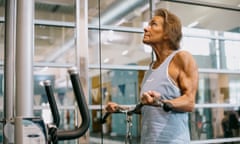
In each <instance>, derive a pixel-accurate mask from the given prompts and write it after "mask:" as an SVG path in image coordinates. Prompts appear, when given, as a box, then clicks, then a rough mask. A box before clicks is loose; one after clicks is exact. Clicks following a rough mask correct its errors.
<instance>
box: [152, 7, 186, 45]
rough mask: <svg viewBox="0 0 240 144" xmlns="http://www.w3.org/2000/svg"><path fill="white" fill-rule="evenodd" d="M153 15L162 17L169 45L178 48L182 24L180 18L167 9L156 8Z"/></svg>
mask: <svg viewBox="0 0 240 144" xmlns="http://www.w3.org/2000/svg"><path fill="white" fill-rule="evenodd" d="M154 15H155V16H161V17H163V19H164V24H163V28H164V33H165V35H167V36H168V40H169V45H170V47H171V48H172V49H173V50H178V49H180V41H181V39H182V24H181V21H180V19H179V18H178V17H177V16H176V15H174V14H173V13H171V12H169V11H168V10H167V9H163V8H162V9H157V10H156V11H155V14H154Z"/></svg>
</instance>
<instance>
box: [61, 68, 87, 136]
mask: <svg viewBox="0 0 240 144" xmlns="http://www.w3.org/2000/svg"><path fill="white" fill-rule="evenodd" d="M68 73H69V75H70V79H71V82H72V87H73V91H74V94H75V98H76V101H77V104H78V107H79V111H80V115H81V117H82V123H81V125H80V126H79V127H77V128H75V129H74V130H62V131H61V130H58V131H57V136H58V139H59V140H70V139H75V138H79V137H81V136H82V135H84V134H85V133H86V131H87V130H88V128H89V124H90V115H89V111H88V106H87V103H86V100H85V95H84V92H83V88H82V85H81V82H80V78H79V75H78V71H77V70H76V68H71V69H69V70H68Z"/></svg>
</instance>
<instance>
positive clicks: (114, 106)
mask: <svg viewBox="0 0 240 144" xmlns="http://www.w3.org/2000/svg"><path fill="white" fill-rule="evenodd" d="M118 108H119V105H118V104H117V103H115V102H108V103H107V105H106V107H105V110H106V111H107V112H115V111H117V110H118Z"/></svg>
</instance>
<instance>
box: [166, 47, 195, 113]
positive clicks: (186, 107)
mask: <svg viewBox="0 0 240 144" xmlns="http://www.w3.org/2000/svg"><path fill="white" fill-rule="evenodd" d="M169 70H170V71H169V73H170V76H171V77H172V78H173V80H174V81H175V82H176V83H177V85H178V87H179V88H180V90H181V94H182V95H181V96H180V97H178V98H176V99H172V100H166V101H165V102H166V103H170V104H171V105H172V106H173V109H174V110H177V111H182V112H191V111H193V110H194V105H195V95H196V92H197V88H198V67H197V64H196V62H195V60H194V59H193V57H192V55H191V54H190V53H188V52H186V51H181V52H179V53H178V54H176V56H175V57H174V59H173V61H172V62H171V64H170V67H169Z"/></svg>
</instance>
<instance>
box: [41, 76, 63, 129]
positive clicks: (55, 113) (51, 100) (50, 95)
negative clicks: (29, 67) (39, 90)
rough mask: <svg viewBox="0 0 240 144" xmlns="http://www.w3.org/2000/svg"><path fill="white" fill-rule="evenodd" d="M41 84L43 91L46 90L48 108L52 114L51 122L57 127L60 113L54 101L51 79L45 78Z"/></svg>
mask: <svg viewBox="0 0 240 144" xmlns="http://www.w3.org/2000/svg"><path fill="white" fill-rule="evenodd" d="M43 84H44V87H45V91H46V94H47V98H48V102H49V105H50V109H51V112H52V115H53V123H54V124H55V125H56V126H57V127H58V126H59V123H60V115H59V112H58V108H57V104H56V101H55V98H54V94H53V88H52V85H51V81H50V80H45V81H44V82H43Z"/></svg>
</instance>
